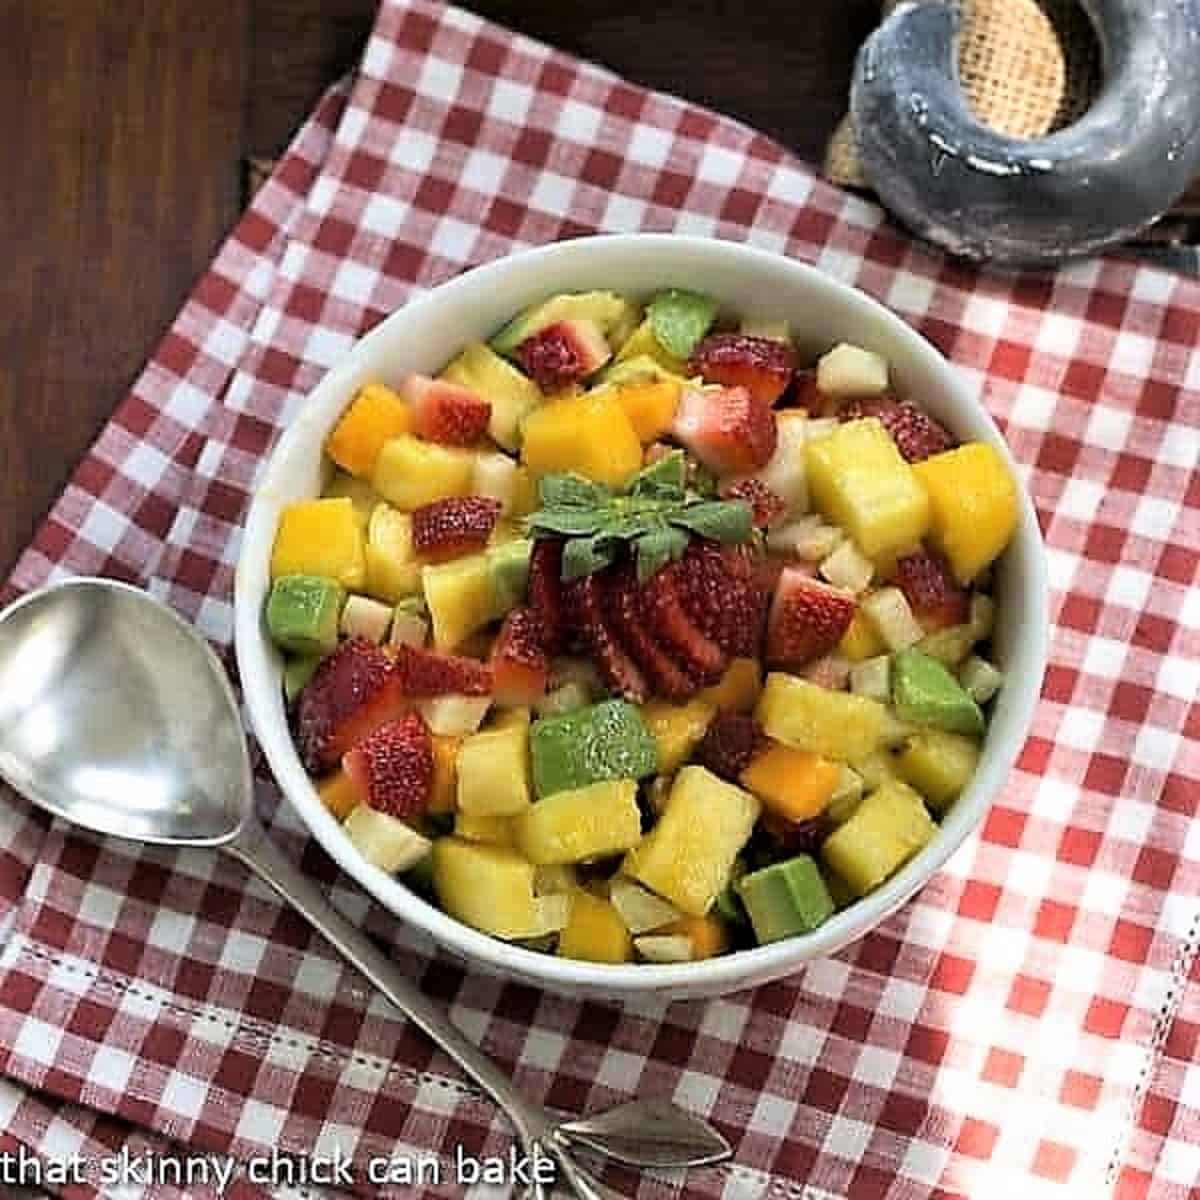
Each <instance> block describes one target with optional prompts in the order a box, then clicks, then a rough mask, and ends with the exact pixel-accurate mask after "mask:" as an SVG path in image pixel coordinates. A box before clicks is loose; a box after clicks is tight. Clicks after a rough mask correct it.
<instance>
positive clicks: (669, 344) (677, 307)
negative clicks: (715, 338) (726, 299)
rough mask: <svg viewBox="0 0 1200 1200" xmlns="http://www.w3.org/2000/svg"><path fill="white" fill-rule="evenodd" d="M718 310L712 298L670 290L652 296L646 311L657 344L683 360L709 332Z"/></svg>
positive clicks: (679, 290)
mask: <svg viewBox="0 0 1200 1200" xmlns="http://www.w3.org/2000/svg"><path fill="white" fill-rule="evenodd" d="M717 307H718V306H717V302H716V301H715V300H714V299H713V298H712V297H711V296H705V295H702V294H701V293H700V292H687V291H684V290H683V289H682V288H670V289H669V290H668V291H665V292H660V293H659V294H658V295H657V296H655V297H654V299H653V300H651V301H650V307H649V308H648V309H647V310H646V311H647V313H648V314H649V316H650V328H651V329H653V330H654V337H655V339H656V340H657V341H658V344H659V345H660V346H661V347H662V348H663V349H664V350H666V351H667V353H668V354H673V355H674V356H675V357H676V358H682V359H686V358H689V357H690V356H691V353H692V351H693V350H695V348H696V347H697V346H698V345H699V344H700V341H701V339H702V338H703V337H704V335H705V334H706V333H707V332H708V331H709V330H710V329H711V328H712V323H713V322H714V321H715V320H716V319H717Z"/></svg>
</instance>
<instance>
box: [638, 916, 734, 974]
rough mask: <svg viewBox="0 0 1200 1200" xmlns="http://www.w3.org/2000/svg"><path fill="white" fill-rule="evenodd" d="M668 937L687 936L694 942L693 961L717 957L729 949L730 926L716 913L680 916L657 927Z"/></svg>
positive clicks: (658, 931) (657, 931) (658, 930)
mask: <svg viewBox="0 0 1200 1200" xmlns="http://www.w3.org/2000/svg"><path fill="white" fill-rule="evenodd" d="M655 933H659V934H663V935H665V936H667V937H671V936H675V937H685V938H687V939H688V940H689V941H690V942H691V943H692V961H693V962H695V961H696V960H698V959H701V958H716V957H717V955H718V954H724V953H725V951H726V950H728V949H729V927H728V926H727V925H726V924H725V922H724V921H722V920H721V918H720V917H718V916H717V915H716V914H715V913H709V914H708V915H707V916H704V917H680V918H679V920H678V921H672V922H671V923H670V925H664V926H663V927H662V928H661V929H656V930H655Z"/></svg>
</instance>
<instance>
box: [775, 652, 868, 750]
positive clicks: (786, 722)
mask: <svg viewBox="0 0 1200 1200" xmlns="http://www.w3.org/2000/svg"><path fill="white" fill-rule="evenodd" d="M884 714H885V709H884V707H883V705H882V704H878V703H876V702H875V701H874V700H868V699H866V697H864V696H853V695H850V694H849V693H847V692H830V691H827V690H826V689H825V688H822V687H818V686H817V685H816V684H814V683H809V682H808V681H807V680H805V679H797V678H796V676H794V675H785V674H783V673H781V672H774V673H772V674H770V675H768V676H767V684H766V687H765V688H764V689H763V694H762V697H761V699H760V700H759V702H758V709H757V711H756V713H755V715H756V716H757V718H758V722H759V724H760V725H761V726H762V727H763V729H764V730H766V732H767V733H768V734H769V735H770V736H771V737H773V738H775V739H776V740H777V741H780V742H784V743H786V744H787V745H789V746H794V747H795V748H796V749H797V750H808V751H809V752H810V753H812V754H819V755H821V757H822V758H829V759H834V760H836V761H837V762H849V763H855V762H857V761H859V760H861V759H863V758H866V757H867V755H868V754H870V753H872V751H874V750H878V749H879V747H880V745H881V744H882V739H883V732H884Z"/></svg>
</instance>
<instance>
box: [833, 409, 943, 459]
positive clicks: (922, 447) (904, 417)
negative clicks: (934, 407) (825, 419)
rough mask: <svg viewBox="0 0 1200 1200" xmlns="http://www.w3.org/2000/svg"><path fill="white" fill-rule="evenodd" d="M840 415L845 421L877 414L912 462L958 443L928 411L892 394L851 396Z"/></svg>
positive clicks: (903, 453)
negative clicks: (858, 397) (857, 397)
mask: <svg viewBox="0 0 1200 1200" xmlns="http://www.w3.org/2000/svg"><path fill="white" fill-rule="evenodd" d="M838 417H839V418H840V419H841V420H843V421H856V420H861V419H862V418H863V417H875V418H876V419H877V420H878V421H879V422H880V424H881V425H882V426H883V427H884V429H886V430H887V431H888V433H889V434H890V435H891V438H892V441H894V442H895V443H896V447H897V449H898V450H899V451H900V453H901V455H902V456H903V457H904V458H905V460H906V461H908V462H910V463H913V462H921V461H922V460H923V459H926V458H931V457H932V456H933V455H935V454H941V453H942V452H943V451H946V450H953V449H954V447H955V446H956V445H958V443H957V442H956V441H955V440H954V438H953V437H952V436H951V435H950V434H949V433H948V432H947V431H946V430H945V429H944V428H943V427H942V426H941V425H939V424H938V423H937V421H935V420H934V419H933V418H932V417H931V416H930V415H929V414H928V413H927V412H925V411H924V410H923V409H920V408H918V407H917V406H916V405H915V404H912V403H910V402H909V401H908V400H901V399H899V397H897V396H893V395H891V394H884V395H882V396H870V397H867V398H865V399H861V400H851V401H850V402H849V403H848V404H846V405H844V406H843V407H842V408H841V410H840V411H839V412H838Z"/></svg>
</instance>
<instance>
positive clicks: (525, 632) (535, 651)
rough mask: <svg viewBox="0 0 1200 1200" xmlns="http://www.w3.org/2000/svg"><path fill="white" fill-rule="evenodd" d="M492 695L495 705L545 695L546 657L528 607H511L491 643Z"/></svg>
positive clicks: (537, 625)
mask: <svg viewBox="0 0 1200 1200" xmlns="http://www.w3.org/2000/svg"><path fill="white" fill-rule="evenodd" d="M491 664H492V695H493V696H494V697H495V700H496V703H497V704H511V705H529V704H532V703H533V702H534V701H535V700H537V698H538V697H539V696H542V695H544V694H545V691H546V682H547V680H548V679H549V678H550V656H549V655H548V654H547V653H546V648H545V646H544V645H543V644H542V623H541V622H540V621H539V620H538V616H537V613H535V612H534V611H533V609H532V608H525V607H523V606H522V607H520V608H514V609H513V610H512V611H511V612H510V613H509V614H508V616H507V617H505V618H504V624H503V625H501V626H500V632H499V633H498V634H497V635H496V641H495V644H494V645H493V646H492V657H491Z"/></svg>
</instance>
